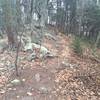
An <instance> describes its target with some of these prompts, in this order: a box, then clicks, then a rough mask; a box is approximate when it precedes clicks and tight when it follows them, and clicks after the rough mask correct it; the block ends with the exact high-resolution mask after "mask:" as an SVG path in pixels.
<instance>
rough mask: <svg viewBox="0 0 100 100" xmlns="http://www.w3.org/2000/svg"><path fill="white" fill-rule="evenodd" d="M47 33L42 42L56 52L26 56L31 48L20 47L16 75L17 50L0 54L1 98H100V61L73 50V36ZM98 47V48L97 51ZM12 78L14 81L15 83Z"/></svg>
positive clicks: (86, 53)
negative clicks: (39, 56) (41, 55)
mask: <svg viewBox="0 0 100 100" xmlns="http://www.w3.org/2000/svg"><path fill="white" fill-rule="evenodd" d="M54 36H55V39H53V38H52V37H51V36H50V35H48V37H47V34H46V37H45V38H44V39H43V43H42V46H44V47H46V48H47V49H48V50H49V51H51V52H53V53H54V54H56V56H49V57H46V58H42V59H40V58H36V59H33V58H32V59H31V60H30V59H29V57H30V55H31V53H32V52H29V51H28V52H26V51H20V53H19V60H18V68H19V69H18V70H19V77H16V75H15V69H14V61H15V55H16V52H13V51H12V52H11V51H10V52H8V51H5V52H4V53H2V54H0V58H1V60H0V72H1V73H0V100H5V98H7V99H8V100H24V99H25V100H99V99H100V63H99V61H96V60H94V59H90V57H88V56H89V54H91V53H90V51H89V49H88V50H87V51H86V52H85V50H84V52H83V53H84V54H83V57H78V56H77V55H76V54H75V53H74V52H73V50H72V48H70V47H71V44H72V39H71V38H70V37H67V36H65V35H62V34H57V35H55V34H54V35H53V37H54ZM99 51H100V50H98V53H99ZM14 82H15V83H16V82H17V84H14Z"/></svg>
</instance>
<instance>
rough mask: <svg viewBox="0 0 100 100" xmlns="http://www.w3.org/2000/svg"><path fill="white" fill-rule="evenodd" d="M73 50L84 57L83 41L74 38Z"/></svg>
mask: <svg viewBox="0 0 100 100" xmlns="http://www.w3.org/2000/svg"><path fill="white" fill-rule="evenodd" d="M72 48H73V50H74V52H75V53H76V54H78V55H79V56H82V54H83V49H82V45H81V40H80V38H79V37H75V38H74V40H73V43H72Z"/></svg>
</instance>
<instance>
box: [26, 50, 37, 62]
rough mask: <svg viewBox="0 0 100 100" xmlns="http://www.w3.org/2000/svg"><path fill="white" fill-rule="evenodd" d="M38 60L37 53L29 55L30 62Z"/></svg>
mask: <svg viewBox="0 0 100 100" xmlns="http://www.w3.org/2000/svg"><path fill="white" fill-rule="evenodd" d="M36 58H37V56H36V53H35V52H33V53H32V54H30V55H29V57H28V61H33V60H34V59H36Z"/></svg>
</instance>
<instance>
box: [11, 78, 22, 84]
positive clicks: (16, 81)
mask: <svg viewBox="0 0 100 100" xmlns="http://www.w3.org/2000/svg"><path fill="white" fill-rule="evenodd" d="M11 83H12V84H13V85H19V84H20V83H21V81H20V80H18V79H14V80H13V81H11Z"/></svg>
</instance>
